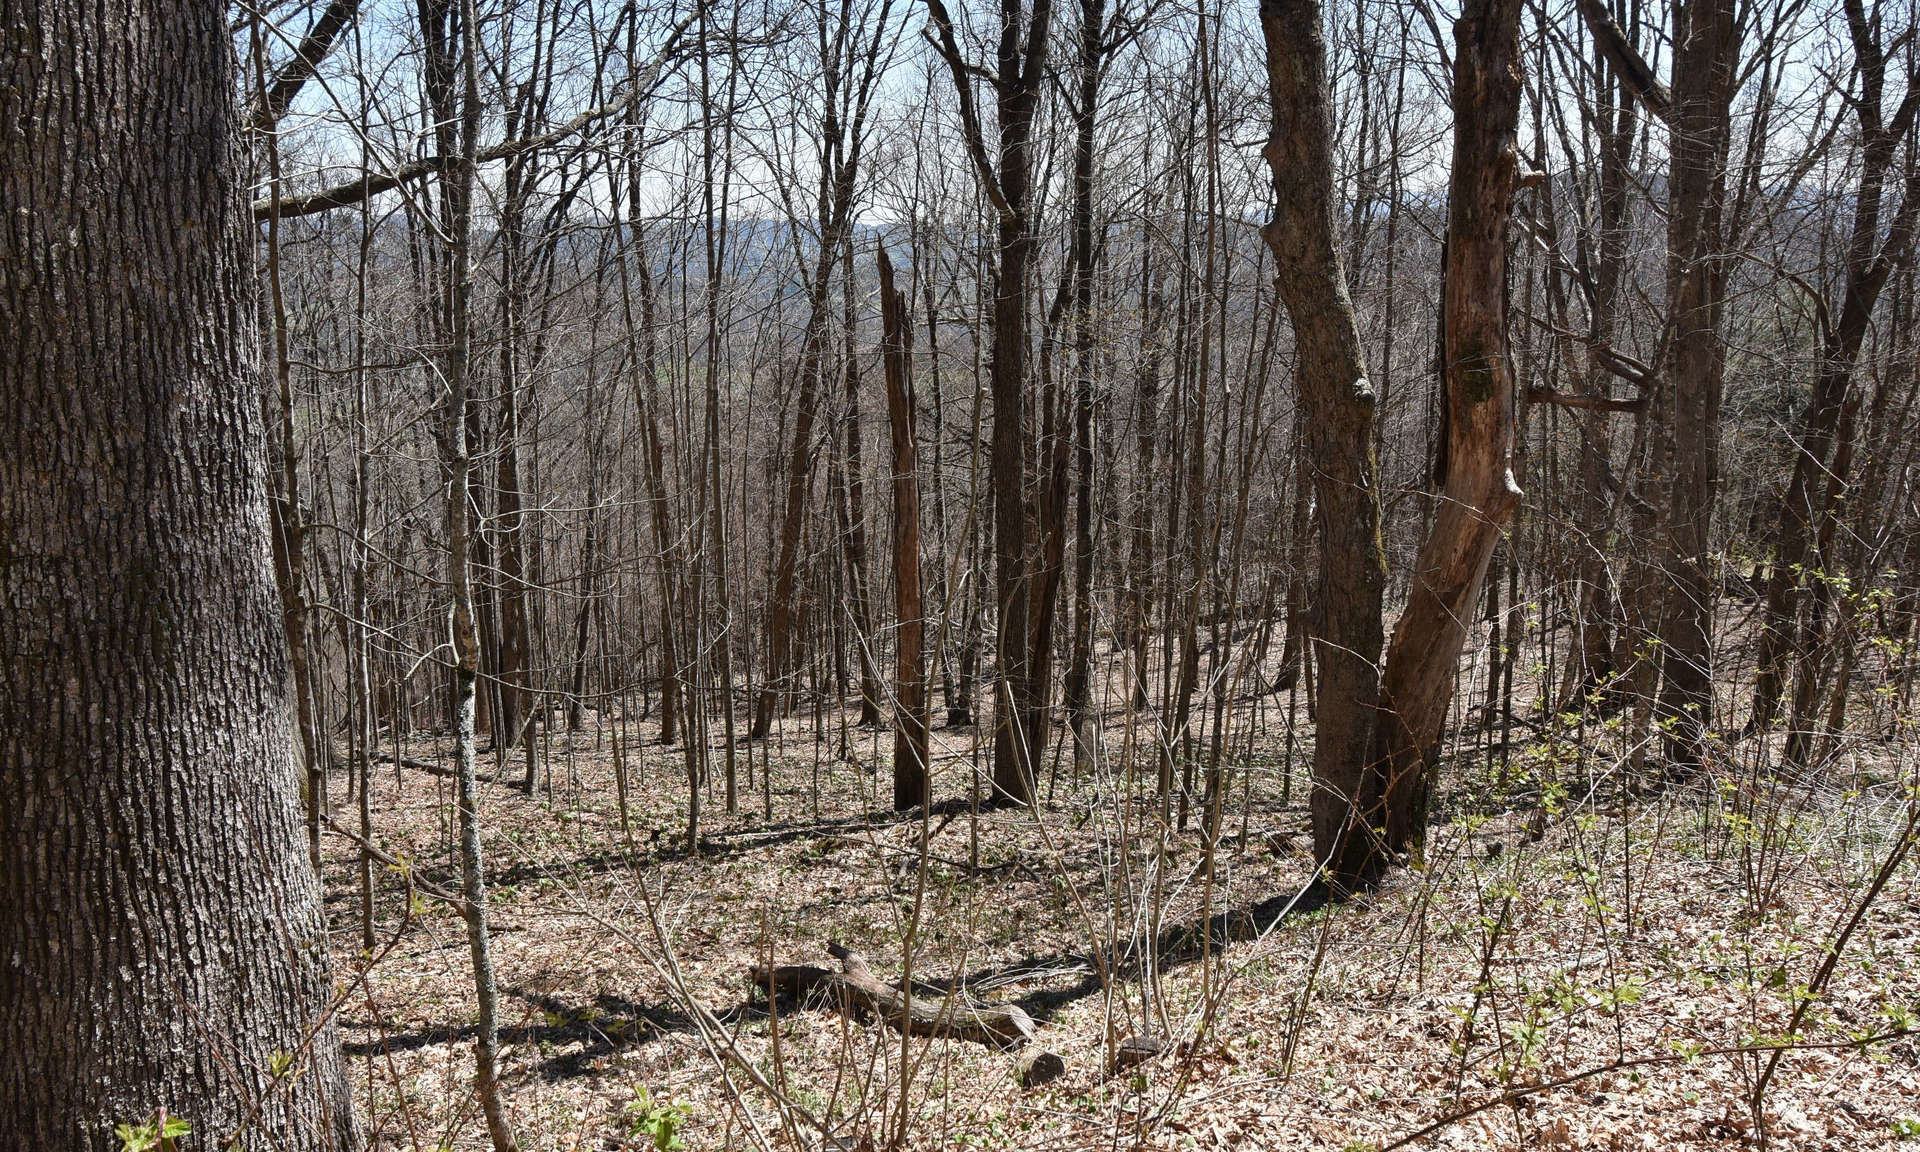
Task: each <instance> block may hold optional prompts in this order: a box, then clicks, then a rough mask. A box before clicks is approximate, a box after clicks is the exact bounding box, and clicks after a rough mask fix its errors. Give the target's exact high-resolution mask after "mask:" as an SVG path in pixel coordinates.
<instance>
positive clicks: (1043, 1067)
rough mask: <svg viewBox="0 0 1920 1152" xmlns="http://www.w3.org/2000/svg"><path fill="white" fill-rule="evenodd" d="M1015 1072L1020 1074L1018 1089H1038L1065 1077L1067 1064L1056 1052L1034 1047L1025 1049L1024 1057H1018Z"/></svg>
mask: <svg viewBox="0 0 1920 1152" xmlns="http://www.w3.org/2000/svg"><path fill="white" fill-rule="evenodd" d="M1017 1070H1018V1072H1019V1074H1020V1087H1022V1088H1038V1087H1039V1086H1040V1085H1042V1084H1045V1083H1048V1082H1049V1081H1053V1080H1058V1079H1059V1078H1060V1077H1062V1076H1065V1075H1066V1074H1067V1062H1066V1061H1065V1060H1062V1059H1061V1058H1060V1054H1059V1053H1058V1052H1049V1051H1048V1050H1047V1049H1045V1048H1040V1047H1037V1046H1036V1047H1033V1048H1029V1049H1027V1053H1026V1055H1024V1056H1022V1057H1020V1063H1019V1065H1018V1069H1017Z"/></svg>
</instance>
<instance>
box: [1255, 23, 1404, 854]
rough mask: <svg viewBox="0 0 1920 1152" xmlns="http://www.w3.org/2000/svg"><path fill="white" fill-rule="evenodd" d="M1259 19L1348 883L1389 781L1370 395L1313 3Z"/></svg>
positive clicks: (1321, 783) (1337, 850)
mask: <svg viewBox="0 0 1920 1152" xmlns="http://www.w3.org/2000/svg"><path fill="white" fill-rule="evenodd" d="M1260 27H1261V31H1262V32H1263V33H1264V34H1265V38H1266V44H1267V78H1268V83H1269V85H1270V91H1271V98H1272V102H1273V134H1272V135H1271V136H1269V137H1268V139H1267V147H1266V153H1265V155H1266V160H1267V164H1268V166H1269V167H1270V168H1271V169H1272V171H1273V189H1274V216H1273V222H1272V223H1270V224H1268V225H1267V227H1266V229H1265V230H1264V232H1263V235H1264V236H1265V237H1266V241H1267V246H1268V247H1269V248H1271V249H1272V250H1273V255H1274V263H1275V279H1276V281H1277V283H1278V285H1279V288H1280V295H1281V298H1282V299H1283V300H1284V301H1285V303H1286V306H1287V315H1288V317H1289V319H1290V320H1291V321H1292V323H1293V333H1294V346H1295V349H1296V358H1295V363H1294V376H1295V379H1296V381H1297V384H1298V387H1299V389H1300V403H1301V406H1302V408H1303V409H1304V410H1305V412H1306V436H1305V440H1306V446H1307V453H1308V456H1309V457H1310V458H1311V460H1312V462H1313V476H1314V484H1315V493H1316V497H1317V499H1316V501H1315V506H1314V507H1315V511H1316V513H1317V516H1316V517H1315V521H1316V526H1317V527H1318V529H1319V535H1320V567H1319V572H1318V574H1317V577H1316V582H1317V584H1318V592H1317V599H1318V601H1319V604H1320V614H1319V620H1318V621H1317V623H1316V627H1315V629H1314V635H1313V653H1314V659H1315V662H1316V663H1317V664H1318V666H1319V669H1320V708H1319V728H1318V735H1317V738H1316V740H1315V746H1314V754H1313V778H1314V789H1313V800H1312V812H1313V849H1314V855H1315V857H1316V858H1318V859H1319V860H1320V862H1321V863H1322V865H1323V866H1324V867H1325V868H1326V869H1327V874H1328V876H1329V878H1330V879H1332V880H1333V882H1334V883H1335V884H1336V885H1339V886H1347V885H1350V884H1352V883H1353V882H1355V881H1357V880H1358V879H1360V878H1361V877H1363V876H1365V875H1366V874H1368V873H1369V872H1371V871H1373V866H1372V864H1371V863H1370V860H1371V857H1372V855H1373V849H1372V847H1371V846H1370V843H1369V840H1368V838H1367V837H1364V836H1357V837H1356V836H1350V835H1349V834H1348V831H1349V826H1350V825H1351V823H1352V815H1353V814H1354V813H1356V812H1366V811H1370V810H1372V809H1373V808H1374V807H1375V806H1376V805H1377V804H1378V803H1379V799H1380V796H1381V790H1382V784H1383V783H1384V780H1383V777H1382V775H1381V773H1380V772H1379V771H1378V770H1377V769H1376V768H1375V767H1374V766H1373V763H1372V753H1373V730H1374V721H1375V716H1376V713H1377V710H1378V704H1379V696H1380V670H1379V664H1378V661H1379V657H1380V646H1381V643H1382V640H1383V633H1384V629H1383V627H1382V625H1381V623H1380V607H1381V600H1382V597H1383V595H1384V589H1385V587H1386V581H1387V562H1386V554H1385V552H1384V551H1383V550H1382V548H1381V545H1380V492H1379V469H1378V465H1377V463H1376V462H1375V459H1374V452H1373V420H1374V408H1375V397H1374V392H1373V386H1372V385H1371V384H1369V383H1368V382H1367V378H1366V364H1365V362H1364V361H1363V359H1362V357H1361V350H1360V349H1361V345H1360V332H1359V329H1358V327H1356V325H1355V323H1354V317H1353V302H1352V301H1351V300H1350V299H1349V298H1348V295H1347V276H1346V269H1345V268H1344V267H1342V265H1341V262H1340V254H1339V251H1338V250H1337V249H1336V248H1335V247H1334V239H1333V238H1334V225H1333V111H1332V106H1331V95H1330V92H1329V89H1328V85H1327V46H1326V39H1325V37H1324V35H1323V33H1322V31H1321V11H1320V4H1319V0H1262V3H1261V5H1260Z"/></svg>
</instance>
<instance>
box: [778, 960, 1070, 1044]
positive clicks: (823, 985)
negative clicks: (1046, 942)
mask: <svg viewBox="0 0 1920 1152" xmlns="http://www.w3.org/2000/svg"><path fill="white" fill-rule="evenodd" d="M827 952H828V954H829V955H831V956H833V957H834V958H835V959H837V960H839V961H840V968H841V970H840V971H838V972H835V971H832V970H830V969H827V968H818V967H815V966H813V965H811V964H780V965H776V966H774V968H773V969H772V971H770V972H769V971H768V970H767V968H766V967H765V966H763V965H759V964H755V965H754V966H753V967H752V969H751V970H750V971H749V976H750V978H751V979H752V981H753V983H754V984H755V985H757V986H759V987H761V988H766V989H768V990H769V991H770V992H772V993H775V994H778V995H781V996H786V997H789V998H791V999H795V1000H806V999H810V998H812V997H814V996H816V995H820V996H827V997H832V998H834V999H836V1000H838V1001H839V1004H840V1008H841V1011H843V1012H845V1011H858V1012H862V1013H865V1014H867V1015H871V1016H877V1017H879V1018H880V1019H882V1020H884V1021H886V1022H887V1023H888V1024H891V1025H892V1026H893V1027H895V1028H899V1029H902V1030H903V1031H906V1032H910V1033H912V1034H913V1035H916V1036H954V1037H957V1038H959V1039H961V1040H971V1041H973V1042H974V1043H977V1044H991V1045H993V1046H994V1047H996V1048H1018V1047H1020V1046H1021V1045H1023V1044H1025V1043H1026V1042H1027V1041H1029V1040H1031V1039H1033V1033H1034V1025H1033V1018H1032V1017H1030V1016H1028V1015H1027V1013H1026V1012H1025V1010H1023V1009H1022V1008H1020V1006H1019V1005H1017V1004H974V1003H971V1002H968V1001H966V1000H964V999H962V998H961V995H962V994H960V993H955V994H954V995H953V996H951V997H949V998H947V999H944V1000H929V999H926V998H924V997H920V996H915V995H912V994H911V993H908V992H903V991H902V990H901V989H899V988H897V987H895V986H893V985H892V984H888V983H886V982H885V981H883V980H881V979H880V978H879V977H877V976H875V975H874V974H873V969H872V968H871V967H869V966H868V964H867V961H866V959H865V958H864V957H862V956H861V955H860V954H859V953H858V952H854V951H852V950H851V949H849V948H846V947H844V946H842V945H839V944H829V945H827Z"/></svg>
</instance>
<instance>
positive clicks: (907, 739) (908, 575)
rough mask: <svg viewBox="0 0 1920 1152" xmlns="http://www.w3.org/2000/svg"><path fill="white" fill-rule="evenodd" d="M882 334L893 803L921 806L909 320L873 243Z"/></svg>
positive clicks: (923, 725) (916, 484)
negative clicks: (888, 458)
mask: <svg viewBox="0 0 1920 1152" xmlns="http://www.w3.org/2000/svg"><path fill="white" fill-rule="evenodd" d="M880 316H881V321H880V322H881V328H882V334H881V341H882V347H883V348H884V350H885V364H884V368H885V371H886V378H887V422H888V425H889V427H890V428H891V429H892V433H893V583H894V617H895V622H896V626H897V628H898V635H897V638H896V639H895V641H894V659H895V664H896V667H897V669H898V670H897V671H896V672H895V674H894V705H893V706H894V738H893V806H894V808H896V809H898V810H900V811H905V810H907V809H909V808H914V807H922V808H924V807H926V806H927V805H928V803H929V800H930V792H931V789H930V784H929V780H928V773H927V673H926V661H925V659H924V658H923V656H922V651H923V649H924V647H925V641H926V631H927V621H926V612H925V610H924V609H923V608H922V606H921V600H920V462H919V458H918V455H917V452H916V450H915V448H914V442H913V380H912V376H911V374H910V373H911V368H912V365H911V362H910V360H909V359H908V357H909V348H910V346H911V339H912V332H913V326H912V322H911V321H910V320H909V318H908V315H907V299H906V297H905V296H904V295H902V294H901V293H900V292H898V291H896V290H895V288H894V286H893V263H892V262H891V261H890V260H888V259H887V250H886V248H885V247H884V246H883V247H882V248H881V249H880Z"/></svg>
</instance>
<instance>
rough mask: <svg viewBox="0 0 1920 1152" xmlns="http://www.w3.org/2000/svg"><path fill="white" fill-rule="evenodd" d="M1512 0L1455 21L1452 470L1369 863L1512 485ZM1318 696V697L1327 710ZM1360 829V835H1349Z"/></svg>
mask: <svg viewBox="0 0 1920 1152" xmlns="http://www.w3.org/2000/svg"><path fill="white" fill-rule="evenodd" d="M1519 55H1520V3H1519V0H1469V2H1468V4H1467V5H1466V10H1465V12H1463V13H1462V15H1461V17H1460V19H1459V20H1458V21H1457V22H1456V23H1455V24H1454V54H1453V56H1454V64H1453V110H1454V127H1453V174H1452V177H1451V181H1450V188H1449V193H1448V205H1447V243H1446V278H1445V284H1444V287H1443V288H1442V300H1441V317H1442V320H1441V324H1442V336H1443V339H1444V342H1445V343H1444V356H1445V381H1444V382H1445V387H1446V411H1447V419H1446V428H1447V442H1446V455H1445V456H1444V457H1443V458H1442V459H1443V460H1444V461H1445V464H1446V476H1445V478H1444V481H1443V487H1442V490H1441V493H1440V499H1439V503H1438V507H1436V508H1435V510H1434V517H1433V528H1432V530H1431V532H1430V533H1429V534H1428V536H1427V541H1426V543H1425V545H1424V546H1422V547H1421V549H1420V558H1419V560H1418V561H1416V563H1415V567H1414V571H1413V581H1412V587H1411V589H1410V591H1409V595H1408V599H1407V607H1406V610H1405V611H1404V612H1402V613H1401V615H1400V622H1399V623H1398V624H1397V625H1396V626H1395V627H1394V630H1393V644H1392V646H1391V647H1390V648H1389V649H1388V651H1387V669H1386V674H1385V676H1384V677H1383V679H1382V682H1381V691H1380V702H1381V708H1382V716H1383V719H1382V721H1381V724H1380V726H1379V729H1378V751H1377V759H1378V761H1379V762H1380V763H1381V764H1382V765H1384V766H1385V768H1386V771H1387V787H1386V794H1385V796H1384V797H1383V803H1382V807H1381V809H1380V810H1379V811H1378V812H1361V813H1357V814H1356V815H1358V816H1359V817H1361V819H1362V820H1363V822H1364V823H1363V830H1364V832H1365V834H1367V835H1369V836H1372V835H1379V836H1380V837H1381V844H1380V847H1381V849H1382V851H1381V852H1380V853H1378V854H1375V855H1373V856H1372V857H1371V859H1372V861H1373V862H1374V863H1375V864H1376V865H1377V864H1380V863H1384V862H1385V861H1386V860H1388V859H1391V858H1392V855H1393V854H1394V853H1397V852H1400V851H1403V850H1405V849H1406V848H1408V847H1410V846H1412V845H1415V844H1417V843H1419V842H1420V840H1421V839H1422V836H1423V833H1424V832H1425V830H1426V806H1427V803H1426V802H1427V787H1428V782H1429V780H1430V779H1431V774H1432V773H1431V769H1432V750H1433V749H1434V748H1435V747H1436V746H1437V745H1438V743H1439V740H1440V733H1441V729H1442V728H1443V726H1444V725H1445V722H1446V717H1447V708H1448V706H1449V705H1450V704H1451V703H1452V701H1453V683H1454V666H1455V664H1456V663H1457V662H1458V661H1459V658H1460V650H1461V648H1462V647H1463V646H1464V645H1465V643H1466V639H1467V628H1468V627H1469V626H1470V625H1471V624H1472V623H1474V622H1475V621H1478V620H1479V619H1480V615H1479V607H1480V593H1481V589H1482V587H1483V586H1484V585H1485V583H1486V575H1487V565H1488V563H1489V562H1490V561H1491V560H1492V559H1493V551H1494V546H1495V545H1497V544H1498V543H1499V542H1500V532H1501V529H1502V528H1503V527H1504V525H1505V524H1506V523H1507V521H1508V520H1509V519H1510V518H1511V517H1512V516H1513V511H1514V508H1515V507H1517V506H1518V504H1519V501H1520V491H1519V488H1518V487H1517V486H1516V485H1515V483H1514V479H1513V472H1512V469H1511V464H1512V451H1513V365H1512V362H1511V360H1510V359H1509V356H1508V348H1507V222H1508V218H1509V217H1510V216H1511V215H1512V210H1513V193H1514V186H1515V182H1516V178H1517V176H1518V161H1517V158H1516V155H1515V151H1514V137H1515V132H1516V130H1517V129H1518V126H1519V122H1520V61H1519ZM1325 708H1326V705H1325V703H1324V701H1323V703H1322V704H1321V709H1322V712H1323V713H1324V711H1325ZM1356 834H1359V831H1358V830H1357V831H1356Z"/></svg>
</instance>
